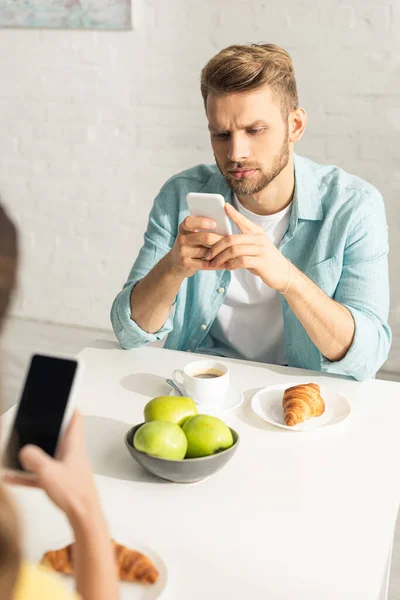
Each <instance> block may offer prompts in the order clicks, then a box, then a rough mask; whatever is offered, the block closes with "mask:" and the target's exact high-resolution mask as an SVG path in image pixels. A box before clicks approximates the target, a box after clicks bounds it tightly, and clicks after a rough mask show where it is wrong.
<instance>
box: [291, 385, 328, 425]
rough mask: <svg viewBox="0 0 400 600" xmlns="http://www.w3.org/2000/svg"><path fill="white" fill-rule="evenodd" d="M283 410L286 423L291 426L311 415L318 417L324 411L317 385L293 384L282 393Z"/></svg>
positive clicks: (309, 417)
mask: <svg viewBox="0 0 400 600" xmlns="http://www.w3.org/2000/svg"><path fill="white" fill-rule="evenodd" d="M282 404H283V410H284V418H285V423H286V425H289V426H290V427H293V425H297V424H298V423H302V422H303V421H305V420H306V419H311V418H312V417H320V416H321V415H322V414H323V413H324V411H325V403H324V401H323V399H322V398H321V394H320V388H319V385H317V384H316V383H305V384H301V385H294V386H293V387H290V388H288V389H287V390H285V392H284V394H283V401H282Z"/></svg>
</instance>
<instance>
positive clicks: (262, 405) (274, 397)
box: [251, 382, 351, 431]
mask: <svg viewBox="0 0 400 600" xmlns="http://www.w3.org/2000/svg"><path fill="white" fill-rule="evenodd" d="M302 383H303V382H302ZM294 385H296V383H293V382H291V383H280V384H277V385H271V386H269V387H266V388H263V389H262V390H259V391H258V392H257V393H256V394H254V396H253V398H252V400H251V407H252V409H253V410H254V412H255V413H256V415H258V416H259V417H261V419H263V420H264V421H267V423H272V425H276V426H277V427H283V428H284V429H290V430H291V431H313V430H314V429H318V428H320V427H328V426H330V425H336V424H337V423H340V422H341V421H343V420H344V419H346V418H347V417H348V416H349V415H350V412H351V408H350V404H349V403H348V401H347V400H346V398H344V397H343V396H340V395H339V394H337V393H336V392H334V391H333V390H331V389H330V388H328V387H325V386H320V387H321V396H322V398H323V399H324V402H325V412H324V414H323V415H321V416H320V417H313V418H312V419H307V420H306V421H304V422H303V423H298V425H294V426H292V427H290V426H289V425H286V424H285V421H284V418H283V415H284V413H283V406H282V398H283V392H284V391H285V390H286V389H287V388H289V387H292V386H294Z"/></svg>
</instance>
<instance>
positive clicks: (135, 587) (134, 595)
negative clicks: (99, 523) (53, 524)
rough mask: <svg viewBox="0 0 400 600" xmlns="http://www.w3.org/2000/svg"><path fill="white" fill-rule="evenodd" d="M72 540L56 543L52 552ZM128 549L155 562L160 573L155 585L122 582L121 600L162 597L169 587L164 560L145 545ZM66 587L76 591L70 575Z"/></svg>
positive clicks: (143, 599)
mask: <svg viewBox="0 0 400 600" xmlns="http://www.w3.org/2000/svg"><path fill="white" fill-rule="evenodd" d="M72 541H73V540H72V539H65V538H64V539H62V540H60V541H58V542H56V543H55V544H54V545H53V544H52V548H49V549H51V550H56V549H57V548H62V547H63V546H66V545H67V544H70V543H71V542H72ZM117 541H118V542H120V543H121V544H123V543H126V540H123V539H122V536H121V539H120V538H117ZM127 546H128V548H132V550H136V551H137V552H141V553H142V554H144V555H145V556H147V558H150V560H151V561H152V562H153V564H154V566H155V567H156V569H157V570H158V572H159V576H158V579H157V581H156V583H154V584H146V583H139V582H132V583H131V582H126V581H120V584H119V590H120V599H121V600H156V598H159V597H160V596H161V593H162V592H163V590H164V589H165V586H166V585H167V567H166V565H165V563H164V561H163V560H162V558H161V557H160V556H159V555H158V554H157V553H156V552H154V550H152V549H151V548H149V547H148V546H144V545H143V544H140V543H136V542H135V541H134V540H133V541H132V543H129V545H128V544H127ZM62 578H63V580H64V582H65V584H66V587H68V588H69V589H70V590H71V591H72V590H74V589H75V584H74V579H73V578H72V577H71V576H70V575H63V576H62Z"/></svg>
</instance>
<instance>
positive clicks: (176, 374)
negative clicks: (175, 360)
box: [172, 369, 183, 387]
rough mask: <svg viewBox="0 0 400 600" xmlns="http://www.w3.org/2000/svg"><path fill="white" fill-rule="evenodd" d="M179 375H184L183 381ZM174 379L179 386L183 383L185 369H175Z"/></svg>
mask: <svg viewBox="0 0 400 600" xmlns="http://www.w3.org/2000/svg"><path fill="white" fill-rule="evenodd" d="M178 375H180V376H181V377H182V381H179V379H178ZM172 381H173V382H174V383H175V384H176V385H177V386H178V387H179V386H182V385H183V370H182V369H175V371H174V372H173V373H172Z"/></svg>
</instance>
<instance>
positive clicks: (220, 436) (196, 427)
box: [182, 415, 233, 458]
mask: <svg viewBox="0 0 400 600" xmlns="http://www.w3.org/2000/svg"><path fill="white" fill-rule="evenodd" d="M182 429H183V431H184V433H185V435H186V437H187V452H186V458H198V457H200V456H209V455H210V454H215V453H216V452H220V451H221V450H226V449H227V448H230V447H231V446H232V445H233V437H232V432H231V430H230V429H229V427H228V426H227V425H225V423H224V422H223V421H221V419H218V418H217V417H211V416H210V415H196V416H195V417H190V418H189V419H187V421H185V423H184V424H183V425H182Z"/></svg>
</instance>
